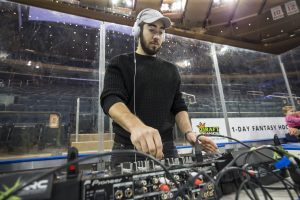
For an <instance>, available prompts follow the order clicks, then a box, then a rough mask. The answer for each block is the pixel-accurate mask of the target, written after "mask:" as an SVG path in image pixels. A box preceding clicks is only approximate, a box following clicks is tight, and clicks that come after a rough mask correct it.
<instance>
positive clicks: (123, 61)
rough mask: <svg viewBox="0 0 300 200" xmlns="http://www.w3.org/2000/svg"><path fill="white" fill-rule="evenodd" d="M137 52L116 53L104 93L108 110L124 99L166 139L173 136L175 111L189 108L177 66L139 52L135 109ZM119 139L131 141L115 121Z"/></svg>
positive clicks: (105, 108) (106, 77)
mask: <svg viewBox="0 0 300 200" xmlns="http://www.w3.org/2000/svg"><path fill="white" fill-rule="evenodd" d="M134 72H135V67H134V56H133V53H131V54H123V55H119V56H116V57H114V58H113V59H112V60H111V62H110V64H109V65H108V67H107V69H106V73H105V77H104V88H103V91H102V94H101V97H100V99H101V106H102V108H103V111H104V113H105V114H108V111H109V109H110V107H111V106H112V105H114V104H115V103H117V102H123V103H124V104H125V105H126V106H127V107H128V108H129V110H130V111H131V112H132V113H135V114H136V116H138V117H139V118H140V119H141V120H142V121H143V122H144V123H145V124H146V125H147V126H151V127H153V128H156V129H157V130H158V131H159V133H160V135H161V138H162V141H163V142H164V141H172V140H173V134H172V133H173V127H174V124H175V115H176V114H177V113H178V112H180V111H187V106H186V104H185V102H184V100H183V99H182V94H181V92H180V84H181V80H180V76H179V73H178V70H177V67H176V66H175V65H174V64H171V63H169V62H167V61H165V60H163V59H160V58H157V57H153V56H144V55H140V54H136V77H135V82H136V83H135V94H136V95H135V111H134ZM113 131H114V133H115V141H117V142H121V143H125V144H131V141H130V134H129V133H128V132H127V131H126V130H124V129H123V128H122V127H121V126H119V125H118V124H117V123H115V122H113Z"/></svg>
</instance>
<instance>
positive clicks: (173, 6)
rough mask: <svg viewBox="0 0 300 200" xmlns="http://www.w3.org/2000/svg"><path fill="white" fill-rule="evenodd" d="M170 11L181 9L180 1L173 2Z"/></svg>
mask: <svg viewBox="0 0 300 200" xmlns="http://www.w3.org/2000/svg"><path fill="white" fill-rule="evenodd" d="M171 10H172V11H178V10H181V3H180V2H178V1H177V2H174V3H173V4H172V6H171Z"/></svg>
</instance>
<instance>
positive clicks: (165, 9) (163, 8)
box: [160, 3, 170, 11]
mask: <svg viewBox="0 0 300 200" xmlns="http://www.w3.org/2000/svg"><path fill="white" fill-rule="evenodd" d="M160 10H161V11H169V10H170V8H169V4H167V3H163V4H161V8H160Z"/></svg>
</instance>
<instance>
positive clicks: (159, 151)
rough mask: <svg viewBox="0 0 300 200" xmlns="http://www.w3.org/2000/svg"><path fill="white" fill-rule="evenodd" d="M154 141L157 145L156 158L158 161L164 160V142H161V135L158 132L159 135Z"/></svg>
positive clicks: (154, 137) (155, 135)
mask: <svg viewBox="0 0 300 200" xmlns="http://www.w3.org/2000/svg"><path fill="white" fill-rule="evenodd" d="M153 140H154V143H155V147H156V155H155V157H156V158H157V159H162V158H163V156H164V155H163V147H162V142H161V138H160V135H159V133H158V132H157V134H154V135H153Z"/></svg>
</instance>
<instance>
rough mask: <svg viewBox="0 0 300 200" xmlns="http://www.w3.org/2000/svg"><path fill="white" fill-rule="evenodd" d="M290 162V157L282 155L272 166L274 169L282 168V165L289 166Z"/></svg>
mask: <svg viewBox="0 0 300 200" xmlns="http://www.w3.org/2000/svg"><path fill="white" fill-rule="evenodd" d="M290 164H291V161H290V159H289V158H288V157H287V156H283V157H282V158H281V159H280V160H278V161H277V162H276V163H274V166H275V168H276V169H282V168H284V167H287V166H289V165H290Z"/></svg>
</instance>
